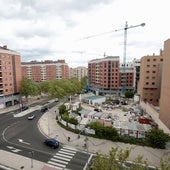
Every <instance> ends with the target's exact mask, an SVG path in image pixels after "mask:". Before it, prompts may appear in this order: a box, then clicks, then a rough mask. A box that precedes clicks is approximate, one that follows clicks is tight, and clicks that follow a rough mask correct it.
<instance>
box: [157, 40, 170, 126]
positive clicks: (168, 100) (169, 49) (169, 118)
mask: <svg viewBox="0 0 170 170" xmlns="http://www.w3.org/2000/svg"><path fill="white" fill-rule="evenodd" d="M169 74H170V39H168V40H166V41H165V42H164V51H163V67H162V83H161V97H160V115H159V118H160V119H161V121H162V122H163V123H164V124H165V125H166V126H167V127H168V128H169V129H170V106H169V105H170V75H169Z"/></svg>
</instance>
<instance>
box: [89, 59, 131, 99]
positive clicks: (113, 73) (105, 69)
mask: <svg viewBox="0 0 170 170" xmlns="http://www.w3.org/2000/svg"><path fill="white" fill-rule="evenodd" d="M124 73H125V76H126V85H125V90H130V89H133V79H134V76H133V69H132V68H131V67H128V66H126V67H125V70H123V67H120V63H119V57H118V56H108V57H105V58H101V59H95V60H91V61H90V62H89V63H88V86H89V89H90V91H93V92H95V93H101V94H112V95H116V96H119V95H120V94H121V92H122V77H123V76H122V75H124Z"/></svg>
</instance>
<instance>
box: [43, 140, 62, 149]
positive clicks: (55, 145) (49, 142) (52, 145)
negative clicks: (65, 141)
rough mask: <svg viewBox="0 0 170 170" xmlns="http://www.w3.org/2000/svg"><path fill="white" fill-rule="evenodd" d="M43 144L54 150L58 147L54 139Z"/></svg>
mask: <svg viewBox="0 0 170 170" xmlns="http://www.w3.org/2000/svg"><path fill="white" fill-rule="evenodd" d="M44 143H45V144H46V145H47V146H49V147H51V148H54V149H56V148H58V147H59V142H58V141H57V140H56V139H45V141H44Z"/></svg>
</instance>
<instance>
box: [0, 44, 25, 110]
mask: <svg viewBox="0 0 170 170" xmlns="http://www.w3.org/2000/svg"><path fill="white" fill-rule="evenodd" d="M21 80H22V77H21V61H20V54H19V53H18V52H16V51H13V50H10V49H8V48H7V46H3V47H0V108H6V107H9V106H12V105H14V104H17V103H19V100H20V96H19V91H20V87H21Z"/></svg>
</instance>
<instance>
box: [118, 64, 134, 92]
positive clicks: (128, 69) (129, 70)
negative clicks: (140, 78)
mask: <svg viewBox="0 0 170 170" xmlns="http://www.w3.org/2000/svg"><path fill="white" fill-rule="evenodd" d="M120 85H121V90H122V92H123V91H124V92H125V91H126V90H128V91H134V67H133V63H132V62H127V63H126V66H125V67H124V65H123V64H121V66H120ZM123 88H125V89H123Z"/></svg>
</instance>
